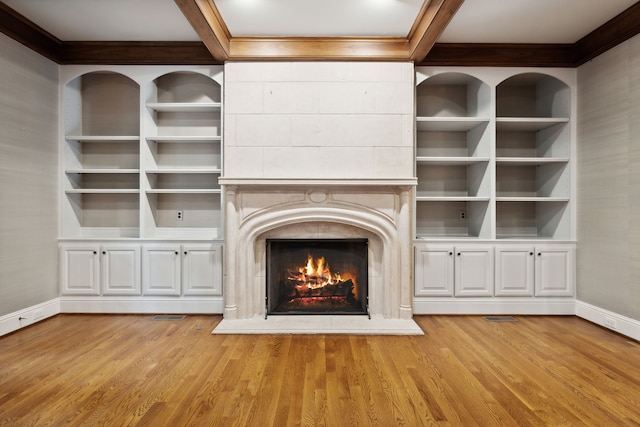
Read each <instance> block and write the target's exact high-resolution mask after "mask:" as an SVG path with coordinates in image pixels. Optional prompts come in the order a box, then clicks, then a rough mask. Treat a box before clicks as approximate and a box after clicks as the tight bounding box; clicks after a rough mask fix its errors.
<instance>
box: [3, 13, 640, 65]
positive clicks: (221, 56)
mask: <svg viewBox="0 0 640 427" xmlns="http://www.w3.org/2000/svg"><path fill="white" fill-rule="evenodd" d="M174 1H175V4H176V5H177V6H178V8H179V10H180V11H181V12H182V14H183V15H184V17H185V18H186V19H187V20H188V22H189V23H190V24H191V26H192V27H193V29H194V30H195V33H196V34H197V36H198V37H199V38H200V40H201V41H102V40H100V41H98V40H70V41H64V40H60V39H58V38H57V37H55V36H54V35H52V34H51V33H49V32H48V31H47V30H46V29H45V28H43V27H41V26H39V25H37V24H35V23H34V22H33V21H32V20H30V19H29V18H27V17H26V16H24V15H21V14H20V13H18V12H17V11H16V10H14V9H12V8H11V7H9V6H8V5H7V4H5V3H3V2H0V31H2V32H3V33H4V34H6V35H8V36H9V37H11V38H13V39H15V40H17V41H18V42H20V43H22V44H24V45H26V46H28V47H30V48H31V49H33V50H35V51H37V52H39V53H40V54H42V55H44V56H46V57H48V58H50V59H52V60H53V61H55V62H57V63H59V64H222V63H224V62H225V61H260V60H265V61H266V60H268V61H279V60H327V61H342V60H349V61H358V60H374V61H375V60H380V61H383V60H384V61H413V62H415V63H416V64H419V65H458V66H540V67H550V66H560V67H575V66H579V65H581V64H583V63H584V62H586V61H588V60H590V59H592V58H594V57H595V56H597V55H599V54H600V53H602V52H604V51H606V50H608V49H610V48H612V47H613V46H615V45H617V44H619V43H621V42H623V41H625V40H627V39H628V38H630V37H633V36H635V35H636V34H638V33H639V32H640V2H636V3H634V4H632V5H631V6H630V7H629V8H627V9H626V10H624V11H623V12H622V13H620V14H618V15H616V16H614V17H613V18H611V19H610V20H608V21H607V22H605V23H604V24H602V25H601V26H599V27H598V28H595V29H593V30H592V31H591V32H590V33H588V34H587V35H585V36H584V37H582V38H580V39H579V40H577V41H575V42H571V43H504V42H499V43H473V42H471V43H441V42H438V40H439V39H440V37H441V35H442V34H443V32H444V31H445V29H446V28H447V25H448V24H449V23H450V22H451V20H452V18H454V16H455V15H456V12H457V11H458V10H459V8H460V7H461V5H462V4H463V3H464V0H425V1H424V3H423V4H422V7H421V8H420V10H419V12H418V14H417V17H416V19H415V21H414V22H413V25H412V26H411V28H410V30H409V32H408V34H407V36H406V37H398V36H395V37H387V36H382V37H380V36H370V37H365V36H349V37H340V36H330V37H328V36H304V37H301V36H232V33H231V32H230V31H229V29H228V27H227V24H226V23H225V20H224V19H223V16H222V15H221V13H220V11H219V10H218V7H217V6H216V3H215V2H214V0H174ZM8 2H10V1H9V0H7V3H8ZM14 3H15V2H14ZM32 3H33V1H32ZM509 3H510V4H513V3H511V2H509ZM103 6H104V4H103ZM149 13H152V11H149ZM576 13H579V12H576Z"/></svg>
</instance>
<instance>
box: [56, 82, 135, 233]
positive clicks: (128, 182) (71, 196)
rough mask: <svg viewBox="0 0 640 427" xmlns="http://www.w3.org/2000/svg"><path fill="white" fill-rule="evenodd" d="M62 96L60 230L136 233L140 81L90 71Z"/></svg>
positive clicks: (69, 84)
mask: <svg viewBox="0 0 640 427" xmlns="http://www.w3.org/2000/svg"><path fill="white" fill-rule="evenodd" d="M63 99H64V105H65V118H64V142H63V146H62V151H63V153H64V166H63V170H64V172H63V177H62V181H63V185H64V190H63V191H64V195H63V206H64V209H63V211H62V215H63V227H62V232H63V234H64V235H68V236H75V237H138V236H139V228H140V227H139V221H140V216H139V206H140V197H139V193H140V191H139V188H140V114H139V108H140V86H139V85H138V83H136V82H135V81H134V80H132V79H131V78H129V77H127V76H124V75H122V74H119V73H115V72H93V73H88V74H83V75H81V76H78V77H76V78H74V79H73V80H71V81H70V82H69V83H68V84H67V85H66V86H65V88H64V97H63Z"/></svg>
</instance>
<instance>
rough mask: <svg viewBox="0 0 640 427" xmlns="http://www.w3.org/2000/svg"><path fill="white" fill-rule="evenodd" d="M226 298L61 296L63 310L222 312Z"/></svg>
mask: <svg viewBox="0 0 640 427" xmlns="http://www.w3.org/2000/svg"><path fill="white" fill-rule="evenodd" d="M223 310H224V298H223V297H221V296H220V297H197V298H193V299H186V298H181V299H175V298H171V297H164V298H163V297H144V299H142V298H140V299H138V298H130V297H101V298H95V297H61V298H60V311H61V313H114V314H123V313H152V314H221V313H222V312H223Z"/></svg>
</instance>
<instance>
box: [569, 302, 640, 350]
mask: <svg viewBox="0 0 640 427" xmlns="http://www.w3.org/2000/svg"><path fill="white" fill-rule="evenodd" d="M576 316H578V317H581V318H583V319H585V320H588V321H589V322H591V323H595V324H597V325H600V326H603V327H605V328H607V329H611V330H612V331H615V332H618V333H619V334H622V335H625V336H627V337H629V338H633V339H634V340H636V341H640V322H639V321H637V320H635V319H631V318H630V317H626V316H622V315H620V314H617V313H614V312H612V311H609V310H606V309H604V308H601V307H598V306H595V305H591V304H588V303H586V302H582V301H576Z"/></svg>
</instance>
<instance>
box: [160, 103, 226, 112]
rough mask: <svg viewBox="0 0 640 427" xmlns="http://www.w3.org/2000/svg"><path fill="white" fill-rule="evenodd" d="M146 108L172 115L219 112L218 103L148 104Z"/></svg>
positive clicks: (220, 105) (219, 104) (219, 105)
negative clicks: (171, 113) (172, 113)
mask: <svg viewBox="0 0 640 427" xmlns="http://www.w3.org/2000/svg"><path fill="white" fill-rule="evenodd" d="M147 107H148V108H150V109H152V110H154V111H161V112H174V113H181V112H184V113H200V112H201V113H206V112H214V111H220V108H221V107H222V104H221V103H219V102H148V103H147Z"/></svg>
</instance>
